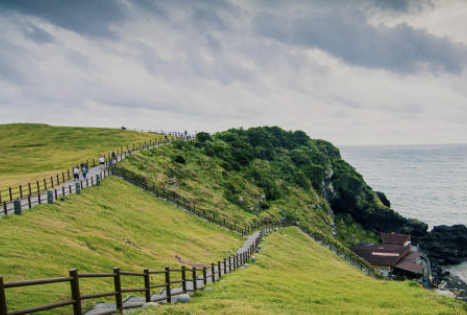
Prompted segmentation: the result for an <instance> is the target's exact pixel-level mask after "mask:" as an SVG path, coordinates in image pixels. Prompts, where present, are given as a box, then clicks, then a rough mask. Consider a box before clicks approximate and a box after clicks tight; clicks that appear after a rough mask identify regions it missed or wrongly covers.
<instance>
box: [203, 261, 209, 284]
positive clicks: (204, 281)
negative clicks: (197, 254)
mask: <svg viewBox="0 0 467 315" xmlns="http://www.w3.org/2000/svg"><path fill="white" fill-rule="evenodd" d="M203 283H204V284H205V285H206V284H207V283H208V271H207V270H206V266H204V267H203Z"/></svg>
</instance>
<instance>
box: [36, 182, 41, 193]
mask: <svg viewBox="0 0 467 315" xmlns="http://www.w3.org/2000/svg"><path fill="white" fill-rule="evenodd" d="M36 188H37V194H38V195H40V194H41V188H40V185H39V181H36Z"/></svg>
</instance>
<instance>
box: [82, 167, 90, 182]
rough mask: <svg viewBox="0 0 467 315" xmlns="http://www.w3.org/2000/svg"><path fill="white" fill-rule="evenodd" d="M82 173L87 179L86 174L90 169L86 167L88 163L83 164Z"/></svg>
mask: <svg viewBox="0 0 467 315" xmlns="http://www.w3.org/2000/svg"><path fill="white" fill-rule="evenodd" d="M81 173H82V174H83V179H84V180H86V175H87V173H88V170H87V169H86V165H84V164H83V165H82V166H81Z"/></svg>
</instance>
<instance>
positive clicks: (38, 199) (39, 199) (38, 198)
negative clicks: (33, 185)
mask: <svg viewBox="0 0 467 315" xmlns="http://www.w3.org/2000/svg"><path fill="white" fill-rule="evenodd" d="M37 201H39V204H41V194H38V195H37Z"/></svg>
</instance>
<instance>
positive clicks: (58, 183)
mask: <svg viewBox="0 0 467 315" xmlns="http://www.w3.org/2000/svg"><path fill="white" fill-rule="evenodd" d="M57 185H60V177H58V174H57Z"/></svg>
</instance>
